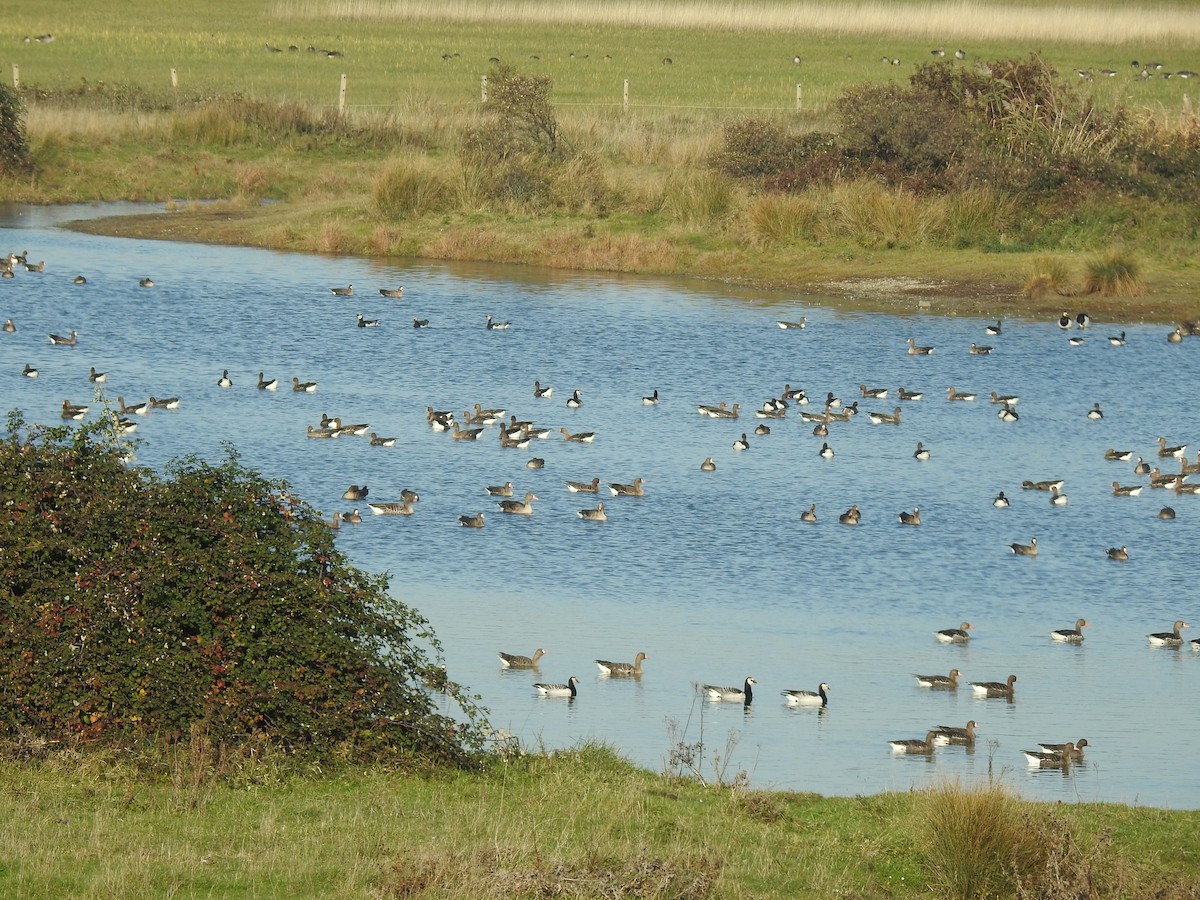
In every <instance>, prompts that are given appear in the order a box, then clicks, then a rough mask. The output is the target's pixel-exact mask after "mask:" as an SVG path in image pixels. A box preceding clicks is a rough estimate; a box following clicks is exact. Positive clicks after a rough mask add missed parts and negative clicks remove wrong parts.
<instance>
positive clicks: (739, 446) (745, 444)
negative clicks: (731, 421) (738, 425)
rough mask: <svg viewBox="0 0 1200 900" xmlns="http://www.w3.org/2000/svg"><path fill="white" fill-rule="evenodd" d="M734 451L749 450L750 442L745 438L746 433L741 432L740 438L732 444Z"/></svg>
mask: <svg viewBox="0 0 1200 900" xmlns="http://www.w3.org/2000/svg"><path fill="white" fill-rule="evenodd" d="M733 449H734V450H749V449H750V440H749V439H748V438H747V437H746V432H744V431H743V432H742V436H741V437H740V438H738V439H737V440H736V441H734V442H733Z"/></svg>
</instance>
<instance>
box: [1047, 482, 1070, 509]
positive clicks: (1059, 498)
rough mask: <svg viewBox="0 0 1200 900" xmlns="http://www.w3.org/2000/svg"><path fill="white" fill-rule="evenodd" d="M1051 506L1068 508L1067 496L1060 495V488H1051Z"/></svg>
mask: <svg viewBox="0 0 1200 900" xmlns="http://www.w3.org/2000/svg"><path fill="white" fill-rule="evenodd" d="M1050 505H1051V506H1066V505H1067V495H1066V494H1061V493H1059V491H1058V488H1056V487H1052V488H1050Z"/></svg>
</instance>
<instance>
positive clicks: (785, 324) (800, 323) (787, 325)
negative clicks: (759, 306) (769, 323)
mask: <svg viewBox="0 0 1200 900" xmlns="http://www.w3.org/2000/svg"><path fill="white" fill-rule="evenodd" d="M775 324H776V325H778V326H779V327H780V328H782V329H783V330H784V331H788V330H789V329H790V330H794V331H802V330H803V329H804V327H805V326H806V325H808V317H807V316H801V317H800V318H799V319H796V320H794V321H790V322H789V321H787V320H786V319H780V320H779V321H777V322H776V323H775Z"/></svg>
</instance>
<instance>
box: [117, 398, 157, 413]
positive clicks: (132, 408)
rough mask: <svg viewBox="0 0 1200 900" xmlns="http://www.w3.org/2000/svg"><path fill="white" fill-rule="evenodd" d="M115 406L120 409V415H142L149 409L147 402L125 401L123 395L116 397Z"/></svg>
mask: <svg viewBox="0 0 1200 900" xmlns="http://www.w3.org/2000/svg"><path fill="white" fill-rule="evenodd" d="M117 407H118V409H120V411H121V415H125V416H129V415H133V416H144V415H146V413H148V412H149V411H150V406H149V404H146V403H126V402H125V398H124V397H117Z"/></svg>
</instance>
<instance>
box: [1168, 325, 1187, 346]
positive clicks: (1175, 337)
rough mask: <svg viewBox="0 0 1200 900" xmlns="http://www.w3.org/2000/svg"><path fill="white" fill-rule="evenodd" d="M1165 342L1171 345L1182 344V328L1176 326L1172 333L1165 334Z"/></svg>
mask: <svg viewBox="0 0 1200 900" xmlns="http://www.w3.org/2000/svg"><path fill="white" fill-rule="evenodd" d="M1167 340H1168V341H1170V342H1171V343H1172V344H1179V343H1182V342H1183V326H1182V325H1176V326H1175V330H1174V331H1171V332H1168V333H1167Z"/></svg>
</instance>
